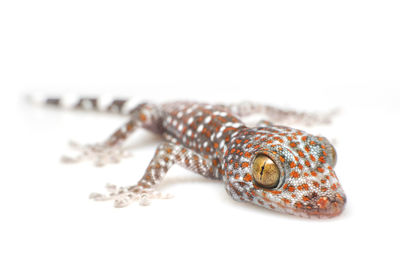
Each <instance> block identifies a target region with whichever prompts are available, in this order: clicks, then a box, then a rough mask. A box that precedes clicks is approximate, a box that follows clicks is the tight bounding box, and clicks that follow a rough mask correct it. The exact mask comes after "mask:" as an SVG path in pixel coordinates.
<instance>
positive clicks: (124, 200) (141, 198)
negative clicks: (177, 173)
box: [89, 184, 173, 208]
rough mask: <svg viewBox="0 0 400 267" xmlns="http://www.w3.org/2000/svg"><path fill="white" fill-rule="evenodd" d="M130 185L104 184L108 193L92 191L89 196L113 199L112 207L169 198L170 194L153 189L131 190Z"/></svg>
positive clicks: (101, 199)
mask: <svg viewBox="0 0 400 267" xmlns="http://www.w3.org/2000/svg"><path fill="white" fill-rule="evenodd" d="M129 188H131V187H117V186H115V185H112V184H107V185H106V190H107V191H108V195H103V194H100V193H92V194H90V196H89V198H90V199H93V200H95V201H106V200H114V207H116V208H123V207H126V206H129V205H130V204H131V203H133V202H135V201H138V202H139V205H141V206H148V205H150V203H151V201H150V200H152V199H170V198H172V197H173V196H172V195H171V194H164V193H161V192H158V191H155V190H154V189H142V190H141V191H140V192H138V193H136V192H132V191H131V190H130V189H129Z"/></svg>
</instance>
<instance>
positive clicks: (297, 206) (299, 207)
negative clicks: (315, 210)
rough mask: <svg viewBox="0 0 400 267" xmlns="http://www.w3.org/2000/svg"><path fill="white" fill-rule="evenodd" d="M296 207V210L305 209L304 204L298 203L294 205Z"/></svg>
mask: <svg viewBox="0 0 400 267" xmlns="http://www.w3.org/2000/svg"><path fill="white" fill-rule="evenodd" d="M294 205H295V206H296V208H298V209H301V208H302V207H303V204H301V202H296V203H295V204H294Z"/></svg>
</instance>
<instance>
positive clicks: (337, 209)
mask: <svg viewBox="0 0 400 267" xmlns="http://www.w3.org/2000/svg"><path fill="white" fill-rule="evenodd" d="M345 204H346V196H345V195H344V194H343V193H342V194H340V193H336V194H335V196H334V197H327V196H321V197H319V198H317V199H316V200H315V203H314V205H313V206H314V207H309V208H308V207H307V208H308V209H309V210H308V211H307V214H309V215H310V216H316V217H319V218H331V217H335V216H337V215H339V214H341V213H342V211H343V210H344V206H345ZM307 208H306V209H307Z"/></svg>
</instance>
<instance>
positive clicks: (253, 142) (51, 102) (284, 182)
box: [35, 97, 346, 218]
mask: <svg viewBox="0 0 400 267" xmlns="http://www.w3.org/2000/svg"><path fill="white" fill-rule="evenodd" d="M35 102H36V103H39V102H40V103H41V104H44V105H48V106H53V107H68V108H72V109H77V110H94V111H102V112H104V111H105V112H109V113H118V114H121V115H124V116H125V117H126V118H127V121H126V122H125V123H124V124H123V125H122V126H121V127H120V128H118V129H117V130H116V131H115V132H113V133H112V134H111V135H110V136H109V137H108V138H107V139H106V140H105V141H104V142H100V143H96V144H91V145H78V144H75V143H73V146H74V147H75V148H76V149H78V150H79V151H80V155H79V156H78V157H76V158H68V157H65V158H64V161H68V162H78V161H81V160H84V159H90V160H93V161H94V162H95V164H96V165H99V166H100V165H104V164H107V163H110V162H117V161H119V160H120V159H121V158H123V157H124V156H125V151H124V149H123V144H124V142H125V141H126V140H127V138H128V137H129V136H130V135H131V134H132V133H134V132H135V130H136V129H138V128H143V129H146V130H149V131H151V132H153V133H155V134H157V135H160V136H161V137H162V139H163V142H162V143H160V144H159V145H158V147H157V149H156V151H155V154H154V156H153V158H152V159H151V161H150V163H149V165H148V166H147V169H146V171H145V173H144V175H143V177H142V178H141V179H140V180H139V181H138V182H137V183H136V184H134V185H132V186H125V187H117V186H115V185H108V186H106V188H107V190H108V194H99V193H93V194H91V195H90V198H91V199H94V200H97V201H104V200H113V201H114V206H115V207H125V206H128V205H129V204H131V203H132V202H134V201H140V203H142V204H147V203H148V200H149V199H156V198H169V197H170V196H169V195H165V194H163V193H160V192H158V191H157V190H156V188H157V186H158V185H159V184H160V183H161V182H162V180H163V179H164V178H165V176H166V174H167V172H168V170H169V169H170V168H171V167H172V166H173V165H175V164H177V165H180V166H182V167H184V168H186V169H189V170H191V171H193V172H195V173H197V174H200V175H202V176H204V177H207V178H210V179H215V180H220V181H222V182H223V184H224V186H225V189H226V191H227V193H228V194H229V195H230V196H231V197H232V198H233V199H234V200H237V201H241V202H248V203H252V204H255V205H258V206H261V207H264V208H266V209H269V210H274V211H277V212H281V213H286V214H292V215H297V216H301V217H310V218H330V217H334V216H337V215H339V214H341V212H342V211H343V209H344V206H345V203H346V196H345V193H344V191H343V188H342V186H341V184H340V183H339V180H338V178H337V176H336V174H335V171H334V167H335V165H336V161H337V154H336V150H335V148H334V146H333V145H332V144H331V143H330V142H329V141H328V139H327V138H325V137H323V136H316V135H312V134H309V133H307V132H305V131H302V130H298V129H294V128H291V127H288V126H282V125H278V124H276V121H282V119H285V118H290V117H294V118H297V119H298V120H303V121H305V122H307V121H308V122H315V121H323V120H326V118H325V119H321V118H319V117H318V116H317V115H315V114H311V113H304V112H303V113H300V112H295V111H290V110H284V109H279V108H276V107H273V106H269V105H263V104H259V103H252V102H243V103H239V104H231V105H225V104H208V103H197V102H187V101H178V102H169V103H163V104H154V103H149V102H144V103H141V104H136V103H135V102H134V101H132V100H131V99H129V98H104V97H103V98H102V97H79V98H76V99H75V100H72V101H71V100H70V101H66V100H65V99H62V98H60V97H47V98H41V99H35ZM257 113H261V114H267V115H269V117H270V118H272V119H273V120H272V121H270V120H262V121H260V122H259V123H258V124H257V125H255V126H254V127H253V126H248V125H246V124H245V123H244V122H243V118H245V117H246V116H249V115H252V114H257Z"/></svg>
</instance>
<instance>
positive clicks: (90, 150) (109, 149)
mask: <svg viewBox="0 0 400 267" xmlns="http://www.w3.org/2000/svg"><path fill="white" fill-rule="evenodd" d="M138 128H147V129H149V130H152V131H154V132H156V133H158V132H160V115H159V111H158V108H157V107H156V106H154V105H151V104H147V103H144V104H140V105H138V106H137V107H135V108H134V109H132V111H131V112H130V118H129V120H128V121H127V122H126V123H125V124H124V125H123V126H122V127H120V128H119V129H117V130H116V131H115V132H114V133H113V134H112V135H111V136H110V137H109V138H108V139H107V140H106V141H105V142H101V143H96V144H88V145H81V144H78V143H76V142H70V146H71V147H72V148H73V149H74V150H77V151H78V153H79V155H78V156H76V157H69V156H63V157H62V158H61V160H62V161H63V162H65V163H76V162H81V161H84V160H90V161H93V162H94V164H95V165H96V166H103V165H106V164H108V163H117V162H119V161H120V160H121V159H123V158H126V157H129V156H130V153H129V152H128V151H127V150H126V149H125V148H124V147H123V144H124V141H125V140H126V139H127V138H128V137H129V136H130V135H131V134H132V133H133V132H134V131H135V130H136V129H138Z"/></svg>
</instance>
